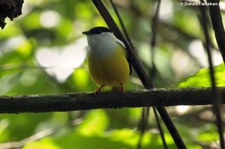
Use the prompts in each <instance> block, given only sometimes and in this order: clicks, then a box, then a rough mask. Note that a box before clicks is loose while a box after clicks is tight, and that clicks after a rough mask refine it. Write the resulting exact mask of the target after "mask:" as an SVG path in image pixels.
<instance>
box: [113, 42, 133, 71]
mask: <svg viewBox="0 0 225 149" xmlns="http://www.w3.org/2000/svg"><path fill="white" fill-rule="evenodd" d="M116 43H118V44H119V45H120V46H122V47H123V51H124V53H125V56H126V58H127V61H128V63H129V68H130V75H131V74H132V67H131V66H132V65H131V63H130V58H129V55H128V54H127V51H126V46H125V44H124V43H123V42H122V41H121V40H119V39H117V38H116Z"/></svg>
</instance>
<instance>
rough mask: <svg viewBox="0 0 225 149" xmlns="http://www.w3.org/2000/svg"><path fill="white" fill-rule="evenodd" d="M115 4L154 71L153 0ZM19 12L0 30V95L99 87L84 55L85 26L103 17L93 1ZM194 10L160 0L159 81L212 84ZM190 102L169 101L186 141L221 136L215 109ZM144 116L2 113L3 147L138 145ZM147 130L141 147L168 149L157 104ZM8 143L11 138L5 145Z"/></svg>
mask: <svg viewBox="0 0 225 149" xmlns="http://www.w3.org/2000/svg"><path fill="white" fill-rule="evenodd" d="M115 3H116V5H117V7H118V9H119V12H120V13H121V16H122V19H123V21H124V23H125V26H126V28H127V31H128V33H129V35H130V37H131V39H132V41H133V42H134V45H135V47H136V49H137V50H136V53H137V55H138V56H139V57H140V60H141V61H142V62H143V65H144V67H145V70H146V71H147V72H148V73H149V74H154V73H152V72H151V68H152V59H151V58H152V57H151V48H150V40H151V37H152V28H151V25H152V17H153V15H154V11H155V1H146V0H145V1H139V0H132V1H128V0H124V1H119V0H116V1H115ZM105 4H106V6H107V8H108V10H109V11H110V13H111V14H112V16H113V17H114V18H115V20H116V22H117V23H118V19H117V17H116V15H115V13H114V11H113V9H112V7H111V5H110V3H109V2H108V1H105ZM22 12H23V14H22V15H21V16H19V17H18V18H16V19H15V20H14V21H10V20H8V21H7V25H6V27H5V28H4V30H1V31H0V70H1V71H0V84H1V86H0V94H1V95H21V94H59V93H71V92H90V91H94V90H95V89H96V85H95V84H94V83H93V81H92V80H91V78H90V76H89V74H88V70H87V63H86V61H85V56H86V49H87V42H86V38H85V37H84V36H83V35H82V34H81V33H82V32H83V31H85V30H88V29H90V28H92V27H94V26H100V25H101V26H106V24H105V22H104V20H103V19H102V18H101V16H100V15H99V13H98V12H97V10H96V8H95V7H94V5H93V4H92V2H91V1H87V0H76V1H75V0H66V1H63V0H57V1H55V0H48V1H44V0H38V1H37V0H26V1H25V2H24V6H23V11H22ZM197 14H198V9H197V7H194V6H193V7H191V6H181V5H180V3H179V2H178V1H172V0H167V1H162V4H161V10H160V14H159V15H160V17H159V18H160V20H159V21H158V26H157V28H158V30H157V38H156V41H157V44H156V45H157V47H156V49H155V56H154V62H155V65H156V68H157V72H156V75H155V76H152V75H150V77H152V78H154V79H153V82H154V85H155V86H156V87H174V86H178V87H208V86H210V82H209V74H208V69H207V68H205V67H207V66H208V65H207V59H206V55H205V53H204V48H203V46H202V41H201V40H202V39H204V38H203V34H202V31H201V27H200V25H199V24H200V23H199V20H198V16H197ZM223 15H224V14H223ZM210 31H211V35H212V37H211V38H212V47H213V56H214V60H215V64H217V65H218V64H220V63H221V62H222V60H221V56H220V54H219V52H218V50H215V47H216V46H215V45H216V44H215V39H214V36H213V32H212V30H210ZM201 68H204V69H201ZM215 70H216V77H217V83H218V85H219V86H223V84H224V81H223V80H224V79H223V78H224V77H223V75H224V66H223V64H221V65H219V66H217V67H215ZM189 76H191V77H189ZM177 84H178V85H177ZM140 88H142V87H141V85H140V81H139V80H138V78H137V76H136V74H135V72H133V74H132V75H131V77H130V81H129V82H128V83H127V84H126V87H125V90H137V89H140ZM106 90H107V89H106ZM137 100H138V99H137ZM183 109H185V108H182V110H183ZM187 109H188V110H186V111H182V110H179V108H178V107H171V108H168V110H169V111H170V113H171V115H172V118H173V121H174V122H175V125H176V126H177V128H178V131H179V132H180V133H181V136H182V137H183V139H184V141H185V143H186V144H187V147H188V148H192V149H200V148H204V147H209V146H210V145H211V144H212V143H213V142H215V141H217V139H218V136H217V132H216V128H215V126H214V125H213V116H211V115H210V114H211V112H210V110H209V109H207V108H206V109H205V110H204V107H192V108H190V107H189V108H187ZM202 109H203V110H202ZM192 111H195V112H194V113H192ZM140 115H141V109H140V108H133V109H128V108H123V109H114V110H113V109H112V110H103V109H102V110H90V111H74V112H63V113H58V112H55V113H36V114H33V113H29V114H16V115H10V114H1V115H0V148H13V147H18V146H19V147H21V148H23V149H39V148H44V149H74V148H76V149H80V148H84V149H93V148H107V149H132V148H133V149H134V148H136V145H137V142H138V140H139V132H138V130H137V126H138V123H139V119H140ZM202 115H203V116H202ZM210 118H211V119H210ZM190 122H192V123H190ZM210 122H211V123H210ZM163 127H165V126H163ZM148 129H149V130H148V131H147V133H146V135H145V136H144V139H143V149H147V148H163V146H162V142H161V139H160V135H159V132H158V131H157V126H156V124H155V119H154V116H153V114H152V111H151V112H150V123H149V126H148ZM164 130H165V131H166V132H165V137H166V141H167V143H168V147H169V148H171V149H172V148H175V145H174V142H173V140H172V139H171V137H170V135H169V133H168V132H167V130H166V128H165V129H164ZM8 142H11V143H9V144H5V143H8ZM20 145H21V146H20Z"/></svg>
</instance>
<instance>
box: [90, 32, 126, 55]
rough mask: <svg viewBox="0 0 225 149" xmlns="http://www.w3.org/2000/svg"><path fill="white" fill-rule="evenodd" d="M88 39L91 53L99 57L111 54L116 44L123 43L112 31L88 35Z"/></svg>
mask: <svg viewBox="0 0 225 149" xmlns="http://www.w3.org/2000/svg"><path fill="white" fill-rule="evenodd" d="M87 39H88V44H89V46H90V51H89V54H90V55H91V56H94V57H98V58H104V57H106V56H108V55H110V54H111V53H113V52H114V51H115V50H116V46H119V44H122V45H123V43H122V42H121V41H119V40H118V39H117V38H116V37H115V36H114V35H113V33H111V32H102V33H100V34H94V35H88V36H87Z"/></svg>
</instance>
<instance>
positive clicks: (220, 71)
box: [178, 63, 225, 88]
mask: <svg viewBox="0 0 225 149" xmlns="http://www.w3.org/2000/svg"><path fill="white" fill-rule="evenodd" d="M214 72H215V73H214V74H215V78H216V85H217V86H225V66H224V64H223V63H222V64H220V65H218V66H215V67H214ZM210 86H211V81H210V74H209V68H203V69H200V70H199V71H198V72H197V73H196V74H194V75H192V76H190V77H188V78H186V79H184V80H183V81H181V82H180V83H179V84H178V87H181V88H185V87H210Z"/></svg>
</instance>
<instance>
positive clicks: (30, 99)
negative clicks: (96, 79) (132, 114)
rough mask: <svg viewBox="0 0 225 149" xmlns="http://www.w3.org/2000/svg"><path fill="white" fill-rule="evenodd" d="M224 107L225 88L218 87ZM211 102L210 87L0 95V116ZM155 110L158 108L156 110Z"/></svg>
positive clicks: (204, 103) (205, 103) (206, 103)
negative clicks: (97, 92)
mask: <svg viewBox="0 0 225 149" xmlns="http://www.w3.org/2000/svg"><path fill="white" fill-rule="evenodd" d="M218 93H219V94H220V95H221V99H222V103H223V104H225V88H218ZM213 103H214V98H213V97H212V96H211V88H202V89H153V90H140V91H127V92H125V93H124V94H122V95H121V94H120V93H118V92H112V91H110V92H103V93H100V94H99V95H95V94H94V93H76V94H59V95H24V96H0V113H24V112H36V113H37V112H53V111H61V112H64V111H75V110H90V109H102V108H105V109H106V108H114V109H118V108H122V107H149V106H156V107H157V106H175V105H209V104H213ZM157 110H158V109H157Z"/></svg>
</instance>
